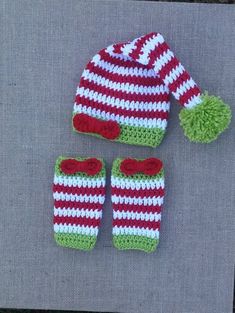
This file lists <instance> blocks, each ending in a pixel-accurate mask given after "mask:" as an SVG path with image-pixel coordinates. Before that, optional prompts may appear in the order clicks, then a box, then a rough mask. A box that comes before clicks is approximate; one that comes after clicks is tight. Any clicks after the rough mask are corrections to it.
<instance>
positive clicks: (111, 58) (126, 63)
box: [99, 49, 146, 69]
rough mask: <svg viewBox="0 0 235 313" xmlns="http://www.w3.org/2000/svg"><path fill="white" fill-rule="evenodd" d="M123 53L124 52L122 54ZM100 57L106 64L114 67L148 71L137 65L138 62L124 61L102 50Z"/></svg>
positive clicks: (144, 67)
mask: <svg viewBox="0 0 235 313" xmlns="http://www.w3.org/2000/svg"><path fill="white" fill-rule="evenodd" d="M121 53H122V52H121ZM99 55H100V57H101V60H103V61H105V62H109V63H111V64H112V65H114V66H122V67H126V68H130V69H131V68H138V69H146V66H144V65H142V64H140V63H137V62H136V61H133V60H126V59H125V60H122V59H120V58H118V57H116V58H115V57H114V56H111V55H110V54H109V53H108V52H107V51H105V49H104V50H101V51H100V52H99Z"/></svg>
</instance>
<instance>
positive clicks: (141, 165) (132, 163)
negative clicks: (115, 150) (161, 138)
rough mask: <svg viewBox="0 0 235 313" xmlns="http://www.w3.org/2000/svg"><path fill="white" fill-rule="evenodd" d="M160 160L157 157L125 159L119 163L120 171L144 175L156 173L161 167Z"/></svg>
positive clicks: (127, 173) (126, 173)
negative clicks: (141, 159) (140, 159)
mask: <svg viewBox="0 0 235 313" xmlns="http://www.w3.org/2000/svg"><path fill="white" fill-rule="evenodd" d="M162 166H163V164H162V161H161V160H159V159H157V158H148V159H145V160H143V161H139V160H136V159H125V160H123V161H122V163H121V165H120V171H121V172H122V173H124V174H125V175H128V176H129V175H135V174H137V173H143V174H145V175H149V176H152V175H156V174H158V173H159V172H160V170H161V169H162Z"/></svg>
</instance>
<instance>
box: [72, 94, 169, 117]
mask: <svg viewBox="0 0 235 313" xmlns="http://www.w3.org/2000/svg"><path fill="white" fill-rule="evenodd" d="M76 103H77V104H82V106H85V107H87V108H88V107H91V108H95V109H96V110H100V111H104V112H106V113H110V114H114V115H121V116H124V117H136V118H148V119H149V118H160V119H168V115H169V113H168V112H164V111H140V110H138V111H133V110H126V109H122V108H117V107H113V106H111V105H107V104H103V103H101V102H97V101H94V100H90V99H87V98H85V97H80V96H77V97H76Z"/></svg>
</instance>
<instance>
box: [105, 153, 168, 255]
mask: <svg viewBox="0 0 235 313" xmlns="http://www.w3.org/2000/svg"><path fill="white" fill-rule="evenodd" d="M111 187H112V189H111V192H112V204H113V243H114V246H115V247H116V248H118V249H139V250H143V251H145V252H152V251H154V250H155V249H156V247H157V245H158V241H159V229H160V221H161V208H162V204H163V199H164V171H163V164H162V162H161V161H160V160H159V159H156V158H149V159H145V160H137V159H120V158H118V159H116V160H115V161H114V163H113V167H112V176H111Z"/></svg>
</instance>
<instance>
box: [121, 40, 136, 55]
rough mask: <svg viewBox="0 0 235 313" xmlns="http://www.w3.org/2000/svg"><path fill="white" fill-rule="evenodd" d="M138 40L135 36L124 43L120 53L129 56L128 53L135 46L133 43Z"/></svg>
mask: <svg viewBox="0 0 235 313" xmlns="http://www.w3.org/2000/svg"><path fill="white" fill-rule="evenodd" d="M138 40H139V38H136V39H134V40H132V42H130V43H127V44H125V45H124V46H123V47H122V48H121V50H122V53H123V54H124V55H126V56H129V55H130V54H131V53H132V51H133V49H134V48H135V44H136V42H137V41H138Z"/></svg>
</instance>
